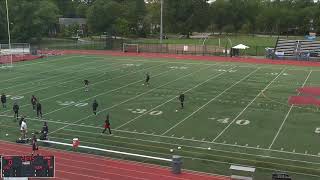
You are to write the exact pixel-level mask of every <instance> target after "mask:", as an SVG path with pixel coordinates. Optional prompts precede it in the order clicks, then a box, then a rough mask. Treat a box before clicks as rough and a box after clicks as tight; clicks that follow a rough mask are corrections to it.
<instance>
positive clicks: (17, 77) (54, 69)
mask: <svg viewBox="0 0 320 180" xmlns="http://www.w3.org/2000/svg"><path fill="white" fill-rule="evenodd" d="M70 58H73V56H72V57H66V58H61V59H57V60H55V61H59V60H66V59H70ZM72 66H74V65H71V66H69V67H72ZM63 68H65V67H62V68H53V69H52V70H49V71H43V72H39V73H35V74H32V75H36V74H42V73H48V72H52V71H56V70H59V69H63ZM12 75H14V74H12ZM23 77H26V75H21V76H16V77H14V78H10V79H5V80H1V81H0V82H6V81H10V80H14V79H19V78H23Z"/></svg>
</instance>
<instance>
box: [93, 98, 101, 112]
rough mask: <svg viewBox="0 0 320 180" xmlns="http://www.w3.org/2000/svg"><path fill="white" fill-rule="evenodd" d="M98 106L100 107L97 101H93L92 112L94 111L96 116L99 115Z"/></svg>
mask: <svg viewBox="0 0 320 180" xmlns="http://www.w3.org/2000/svg"><path fill="white" fill-rule="evenodd" d="M98 106H99V104H98V102H97V100H96V99H95V100H94V101H93V103H92V110H93V114H94V115H97V109H98Z"/></svg>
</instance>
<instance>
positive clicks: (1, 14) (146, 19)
mask: <svg viewBox="0 0 320 180" xmlns="http://www.w3.org/2000/svg"><path fill="white" fill-rule="evenodd" d="M8 2H9V14H10V26H11V33H12V37H13V39H14V40H15V41H30V40H31V39H37V40H39V39H41V38H42V37H46V36H48V35H49V34H52V32H51V31H53V30H55V29H57V28H58V27H59V25H58V18H59V17H69V18H86V19H87V26H88V35H100V34H105V33H107V34H110V35H118V36H134V37H146V36H148V35H150V34H154V35H157V34H159V30H160V26H159V25H160V2H161V0H9V1H8ZM163 2H164V3H163V9H164V10H163V12H164V16H163V18H164V32H165V33H176V34H182V35H186V36H189V35H190V34H191V32H221V33H222V32H224V33H245V34H248V33H262V34H290V35H303V34H306V33H307V32H309V31H313V32H319V31H320V2H314V0H215V1H213V2H208V0H163ZM6 23H7V21H6V9H5V1H0V40H1V41H6V39H7V25H6ZM50 32H51V33H50Z"/></svg>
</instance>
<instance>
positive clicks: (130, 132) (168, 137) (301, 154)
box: [0, 115, 320, 158]
mask: <svg viewBox="0 0 320 180" xmlns="http://www.w3.org/2000/svg"><path fill="white" fill-rule="evenodd" d="M0 117H8V118H12V116H8V115H0ZM26 119H27V120H31V121H38V122H50V123H54V124H65V125H70V126H78V127H86V128H93V129H101V130H102V129H104V128H102V127H99V126H91V125H81V124H74V123H65V122H57V121H58V120H55V121H53V120H46V119H36V118H28V117H27V118H26ZM64 130H66V131H79V130H70V129H64ZM114 131H118V132H123V133H129V134H135V135H146V136H153V137H160V138H167V139H177V140H178V139H179V140H183V141H193V142H199V143H200V142H201V143H204V142H205V143H208V144H215V145H222V146H231V147H238V148H243V149H254V150H262V151H272V152H277V153H284V154H294V155H300V156H307V157H316V158H320V155H314V154H304V153H298V152H290V151H280V150H276V149H265V148H260V147H250V146H241V145H234V144H225V143H217V142H210V141H200V140H195V139H187V138H179V137H171V136H162V135H157V134H154V133H151V134H147V133H139V132H132V131H127V130H114ZM87 133H89V132H87ZM119 137H121V136H119ZM123 138H124V137H123ZM139 140H141V141H147V140H142V139H139ZM161 143H165V142H161ZM182 146H187V145H182ZM191 147H192V146H191ZM211 150H213V149H211ZM262 157H265V156H262Z"/></svg>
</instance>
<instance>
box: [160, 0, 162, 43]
mask: <svg viewBox="0 0 320 180" xmlns="http://www.w3.org/2000/svg"><path fill="white" fill-rule="evenodd" d="M160 1H161V8H160V9H161V10H160V44H162V39H163V0H160Z"/></svg>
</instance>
